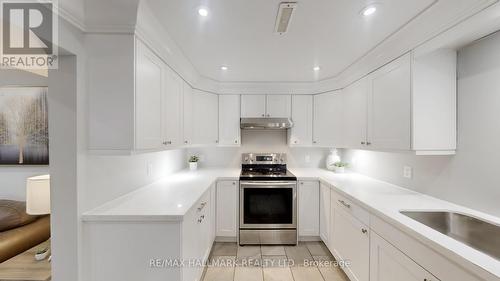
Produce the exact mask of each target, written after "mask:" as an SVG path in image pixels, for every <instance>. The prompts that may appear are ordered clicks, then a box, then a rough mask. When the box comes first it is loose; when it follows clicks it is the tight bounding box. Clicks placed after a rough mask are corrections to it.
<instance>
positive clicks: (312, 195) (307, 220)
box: [298, 181, 319, 236]
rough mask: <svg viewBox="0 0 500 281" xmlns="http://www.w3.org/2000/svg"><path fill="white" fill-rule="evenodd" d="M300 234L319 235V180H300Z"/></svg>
mask: <svg viewBox="0 0 500 281" xmlns="http://www.w3.org/2000/svg"><path fill="white" fill-rule="evenodd" d="M298 201H299V221H298V224H299V236H319V208H318V203H319V182H317V181H300V182H299V200H298Z"/></svg>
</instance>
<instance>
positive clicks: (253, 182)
mask: <svg viewBox="0 0 500 281" xmlns="http://www.w3.org/2000/svg"><path fill="white" fill-rule="evenodd" d="M296 184H297V182H295V181H242V182H241V185H242V186H244V185H253V186H255V185H272V186H283V185H296Z"/></svg>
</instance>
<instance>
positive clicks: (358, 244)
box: [331, 204, 370, 281]
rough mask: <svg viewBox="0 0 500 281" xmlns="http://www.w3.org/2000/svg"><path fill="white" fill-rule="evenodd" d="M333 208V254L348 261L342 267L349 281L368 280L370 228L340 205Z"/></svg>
mask: <svg viewBox="0 0 500 281" xmlns="http://www.w3.org/2000/svg"><path fill="white" fill-rule="evenodd" d="M333 206H335V204H332V208H335V212H334V215H335V217H334V218H333V221H334V223H335V226H334V227H333V234H332V239H333V241H332V243H331V245H333V255H334V256H335V257H336V258H337V259H340V260H343V261H349V262H350V265H349V266H348V267H346V268H345V269H344V271H345V273H346V274H347V275H348V276H349V278H350V279H351V281H368V280H369V270H370V229H369V228H368V227H367V226H366V225H365V224H363V223H362V222H360V221H359V220H357V219H356V218H355V217H354V216H352V215H350V214H349V213H347V212H346V211H344V210H343V209H341V208H340V207H337V206H335V207H333Z"/></svg>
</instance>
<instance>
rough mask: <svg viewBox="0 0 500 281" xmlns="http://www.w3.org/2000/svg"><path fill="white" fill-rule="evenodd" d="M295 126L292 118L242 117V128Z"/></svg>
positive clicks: (257, 128) (258, 128) (283, 128)
mask: <svg viewBox="0 0 500 281" xmlns="http://www.w3.org/2000/svg"><path fill="white" fill-rule="evenodd" d="M292 126H293V122H292V120H291V119H290V118H241V119H240V128H241V129H242V130H285V129H289V128H291V127H292Z"/></svg>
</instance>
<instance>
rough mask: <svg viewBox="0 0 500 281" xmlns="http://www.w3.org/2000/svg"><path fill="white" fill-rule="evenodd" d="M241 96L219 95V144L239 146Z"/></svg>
mask: <svg viewBox="0 0 500 281" xmlns="http://www.w3.org/2000/svg"><path fill="white" fill-rule="evenodd" d="M240 131H241V130H240V96H239V95H220V96H219V145H221V146H239V145H240V144H241V139H240Z"/></svg>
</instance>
